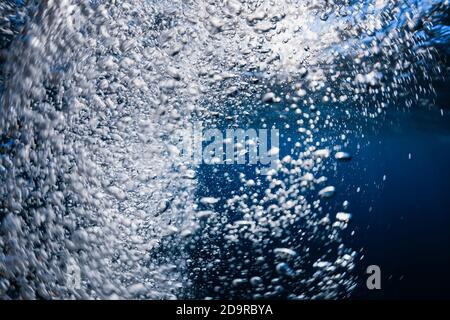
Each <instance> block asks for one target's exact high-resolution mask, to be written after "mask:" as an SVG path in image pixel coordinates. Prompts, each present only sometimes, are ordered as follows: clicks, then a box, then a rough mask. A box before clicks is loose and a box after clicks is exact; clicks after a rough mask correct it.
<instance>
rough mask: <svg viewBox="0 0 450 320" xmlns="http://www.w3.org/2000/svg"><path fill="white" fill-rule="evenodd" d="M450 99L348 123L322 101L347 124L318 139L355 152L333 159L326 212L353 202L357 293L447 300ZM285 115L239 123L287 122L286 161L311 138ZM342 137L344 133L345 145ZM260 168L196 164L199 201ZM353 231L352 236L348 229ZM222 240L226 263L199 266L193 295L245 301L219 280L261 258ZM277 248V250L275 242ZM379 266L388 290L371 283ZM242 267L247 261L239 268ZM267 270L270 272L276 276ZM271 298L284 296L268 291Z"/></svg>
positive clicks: (232, 189) (217, 245) (225, 191)
mask: <svg viewBox="0 0 450 320" xmlns="http://www.w3.org/2000/svg"><path fill="white" fill-rule="evenodd" d="M444 88H445V86H444ZM447 101H449V100H448V95H447V93H446V92H445V90H444V89H443V88H441V89H440V91H439V92H438V95H437V98H436V99H431V100H429V101H428V102H427V103H425V104H424V105H419V104H417V105H413V106H412V107H411V108H404V107H403V106H402V103H401V102H399V104H398V105H392V106H389V108H387V112H386V114H384V115H382V116H380V117H378V118H377V119H367V118H364V117H360V116H356V117H352V118H351V119H350V118H349V119H346V118H345V117H346V116H345V115H344V113H343V112H342V107H338V106H333V105H331V106H322V108H323V112H332V113H334V116H335V117H337V118H339V122H340V123H342V125H341V126H337V127H336V128H334V129H330V128H328V129H322V130H319V131H318V133H316V140H317V138H321V137H325V138H327V139H329V143H330V144H329V145H328V146H332V145H333V144H336V143H341V145H344V146H345V148H344V149H345V150H346V151H349V152H350V153H351V154H352V156H353V157H352V160H351V161H350V162H337V161H336V160H334V159H329V160H328V161H329V165H328V168H329V169H328V170H326V176H327V177H328V179H329V180H328V184H332V185H334V186H335V187H336V188H337V193H336V196H335V197H334V198H333V199H332V200H331V201H329V202H328V203H327V204H325V207H326V209H327V210H329V211H330V212H333V211H334V212H337V211H342V203H343V201H345V200H347V201H349V203H350V205H349V208H348V211H349V212H351V213H352V221H351V224H350V227H349V230H348V232H347V233H346V235H345V237H344V243H345V244H346V245H347V246H350V247H352V248H353V249H354V250H356V251H358V258H359V259H358V260H359V261H358V262H357V265H356V268H355V270H354V271H353V274H354V275H355V277H356V283H357V287H356V289H355V290H354V291H353V292H352V293H351V295H350V297H351V298H364V299H365V298H449V297H450V274H449V271H450V250H449V247H450V166H449V165H450V111H449V109H448V106H447V105H446V103H447ZM280 109H281V108H280ZM275 113H276V112H275ZM275 113H274V114H275ZM286 121H287V122H288V123H289V120H288V118H286V117H283V116H282V117H281V118H280V117H279V114H277V115H276V116H274V115H268V114H264V113H259V115H258V117H255V118H253V119H251V120H248V119H246V120H242V121H241V122H240V123H239V126H240V127H243V128H250V127H253V128H258V127H259V126H260V125H261V123H262V122H265V123H267V124H269V127H270V126H271V125H274V126H275V127H277V128H280V132H281V135H282V137H281V140H280V142H281V151H280V155H281V157H283V156H284V155H287V154H291V155H294V156H295V154H292V152H293V150H292V147H293V144H294V143H295V142H296V141H302V139H304V137H303V136H301V135H299V134H298V133H297V132H296V131H295V128H296V126H295V125H292V126H291V129H283V124H284V123H285V122H286ZM342 133H345V135H346V137H345V139H344V140H342V141H340V139H341V138H340V134H342ZM288 137H290V138H291V141H288V139H287V138H288ZM325 146H326V145H325ZM254 169H255V168H254V167H251V166H230V165H222V166H217V165H216V166H210V165H203V166H201V167H200V170H199V176H200V185H199V188H198V197H202V196H215V197H222V198H223V199H228V198H230V197H231V196H232V195H233V194H235V193H236V190H237V189H238V187H240V186H241V185H240V183H239V179H238V178H237V176H238V173H239V172H244V173H246V174H247V175H248V176H252V175H254ZM224 174H225V176H224ZM263 190H264V184H263V185H262V186H261V187H257V188H256V190H255V189H254V190H252V192H260V193H262V192H263ZM222 205H223V202H219V203H218V204H217V205H216V208H215V209H216V210H217V211H219V212H221V206H222ZM226 214H227V215H230V212H229V211H228V212H227V213H226ZM231 215H233V213H231ZM239 218H240V217H239V216H237V217H232V219H239ZM209 227H211V226H205V227H204V228H205V230H207V229H208V228H209ZM353 230H354V231H355V233H354V235H351V234H350V231H353ZM292 231H294V232H295V229H293V230H292ZM208 241H211V238H208V240H205V241H204V242H201V244H198V246H197V249H198V248H199V246H200V247H201V246H202V245H204V246H209V245H211V243H208V244H207V242H208ZM221 241H224V240H223V239H222V238H220V237H217V238H216V239H215V241H212V242H214V244H213V245H214V250H216V251H219V254H218V256H219V257H221V259H222V260H224V261H223V262H222V263H221V264H220V265H219V266H216V267H214V268H212V269H213V271H211V273H203V272H202V274H203V278H202V277H199V276H198V274H197V277H196V276H193V279H194V283H195V285H196V286H197V289H198V291H197V293H196V294H198V295H200V296H212V297H219V298H220V297H222V298H248V297H249V296H248V295H247V292H246V290H245V288H244V289H242V290H241V291H239V290H235V289H233V288H231V287H230V288H229V290H228V291H227V289H225V291H223V292H222V293H221V294H217V292H214V286H215V285H219V284H220V285H222V284H223V282H222V281H223V279H222V281H221V280H219V279H220V275H222V276H223V277H224V279H225V278H228V279H233V278H236V277H239V276H240V272H244V273H245V274H244V275H243V276H244V277H245V276H249V273H251V271H249V270H252V268H251V266H249V265H248V263H247V265H246V263H245V262H243V261H244V260H245V259H244V257H243V256H242V252H243V251H244V252H245V257H246V258H250V260H251V261H252V259H254V258H256V256H252V254H251V251H252V250H242V247H245V246H246V244H244V243H243V244H241V247H240V249H236V248H235V249H231V250H230V248H229V247H226V248H225V247H224V246H222V244H223V243H221ZM272 246H273V247H276V243H272ZM208 248H209V249H211V248H210V247H204V249H205V251H204V255H202V254H199V255H196V256H195V257H194V258H197V259H198V258H200V259H204V260H205V261H207V260H208V255H209V253H207V252H208ZM266 249H270V248H266ZM322 249H323V248H321V246H320V243H317V244H316V247H315V250H317V251H318V252H321V250H322ZM221 250H222V251H223V252H220V251H221ZM233 255H235V256H233ZM229 261H232V263H229ZM372 264H375V265H378V266H380V268H381V272H382V289H381V290H372V291H371V290H368V289H367V288H366V284H365V283H366V278H367V275H366V272H365V270H366V268H367V266H369V265H372ZM236 265H238V266H239V265H240V266H242V265H244V267H242V268H241V269H239V268H236ZM250 265H251V263H250ZM256 269H257V268H256ZM242 270H244V271H242ZM203 271H204V270H203ZM270 272H271V271H270V270H265V274H266V275H268V276H269V277H270ZM290 286H295V285H293V284H292V283H291V284H290ZM299 286H301V285H300V284H299ZM247 289H248V288H247ZM291 289H292V288H291ZM274 297H275V298H284V297H286V296H284V295H283V294H280V295H275V296H271V298H274Z"/></svg>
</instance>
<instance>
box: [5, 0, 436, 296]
mask: <svg viewBox="0 0 450 320" xmlns="http://www.w3.org/2000/svg"><path fill="white" fill-rule="evenodd" d="M18 3H19V2H17V1H4V2H2V3H1V4H0V13H1V19H0V43H1V48H2V49H3V50H2V52H1V53H0V63H1V65H0V66H1V69H0V87H1V88H0V89H1V91H0V97H1V111H0V134H1V136H0V142H1V145H0V181H1V183H0V298H4V299H10V298H13V299H15V298H20V299H37V298H42V299H54V298H75V299H79V298H94V299H99V298H100V299H123V298H132V299H135V298H146V299H175V298H182V297H193V298H207V297H213V298H215V297H246V298H254V299H258V298H270V297H287V298H293V299H306V298H338V297H344V296H348V295H349V293H350V292H351V290H352V289H353V288H354V286H355V282H354V276H353V275H352V269H353V268H354V265H355V261H356V259H357V253H356V251H355V250H353V249H351V248H349V247H348V246H346V244H345V243H344V241H343V238H342V234H343V233H344V232H347V231H348V230H347V227H348V225H349V224H351V217H352V214H351V213H348V212H344V211H342V212H329V207H328V206H327V205H326V201H328V199H330V198H333V196H334V194H335V193H336V192H339V190H337V189H336V188H335V186H332V185H327V183H326V181H327V178H326V172H327V170H328V169H329V168H332V166H334V165H335V164H336V161H339V162H348V161H351V159H352V155H351V154H350V153H348V152H347V150H346V149H345V148H346V146H347V145H348V141H347V140H348V139H346V136H345V133H346V130H345V129H346V125H345V121H346V119H348V118H351V116H353V115H356V114H357V115H360V116H361V117H364V119H367V120H368V121H369V120H370V119H372V118H375V117H377V116H378V115H380V114H382V113H383V110H384V109H385V108H386V106H387V104H388V102H389V101H392V100H393V99H401V98H402V97H403V96H404V93H405V92H413V93H414V94H412V95H411V96H412V97H413V98H405V105H410V104H411V103H412V102H411V101H410V99H418V98H419V94H423V93H426V92H432V90H433V89H432V87H431V85H430V87H422V86H420V85H419V81H418V79H417V77H419V76H420V77H423V78H425V79H426V78H427V77H429V74H430V73H431V72H434V71H436V72H439V70H434V69H430V67H429V64H428V63H427V61H430V60H432V59H433V57H434V49H433V47H431V46H429V45H426V43H427V41H429V39H426V38H424V37H423V36H422V35H421V34H420V27H418V23H419V21H420V19H421V18H422V17H423V16H424V14H425V13H424V12H422V11H421V10H419V9H420V8H419V7H418V6H417V5H413V6H412V8H413V9H411V10H408V11H406V12H405V10H406V9H405V6H406V5H407V4H408V3H407V1H405V2H404V1H391V0H376V1H375V0H374V1H362V0H361V1H348V0H334V1H325V0H324V1H321V0H310V1H309V0H308V1H295V0H268V1H263V0H248V1H242V0H227V1H222V0H220V1H215V0H187V1H181V0H180V1H176V0H173V1H169V0H158V1H150V0H113V1H106V0H58V1H56V0H48V1H32V0H30V1H23V2H21V3H20V4H18ZM436 68H437V69H438V67H436ZM330 109H332V110H334V109H336V110H338V111H339V114H340V115H339V116H335V115H334V114H333V113H332V112H330V111H329V110H330ZM262 111H264V112H265V113H266V114H269V115H270V116H269V117H274V118H277V119H278V120H277V121H281V122H282V123H284V125H285V126H286V127H289V128H294V129H295V131H296V132H298V134H299V136H301V138H302V139H301V140H299V141H297V142H296V143H295V144H294V146H293V148H292V152H291V155H288V156H285V157H283V158H282V159H281V160H280V161H279V163H278V165H277V167H276V169H274V170H273V172H271V174H269V175H268V176H262V175H261V176H258V177H247V176H246V175H245V174H243V175H241V176H240V177H239V182H240V186H239V187H237V188H236V191H235V192H234V194H233V195H232V196H231V197H229V198H227V197H226V196H222V197H218V196H212V195H204V196H202V197H201V198H199V199H197V198H196V190H197V184H198V181H197V170H198V168H197V167H196V166H195V165H194V164H192V163H189V162H187V161H185V160H183V159H182V157H181V156H180V150H179V149H178V148H177V145H178V143H179V139H180V135H181V136H183V135H187V134H188V132H190V131H189V130H190V129H191V127H192V125H193V122H195V121H198V120H202V121H204V122H205V124H206V125H208V126H215V125H216V124H217V122H218V121H222V120H223V119H225V120H226V121H229V122H230V125H233V124H234V125H237V123H236V122H239V123H242V122H245V121H247V120H248V121H250V120H249V119H254V118H255V117H256V116H257V115H260V114H261V112H262ZM324 128H333V130H335V131H336V132H339V135H337V136H333V137H323V136H320V135H319V133H320V132H321V131H323V130H324ZM272 152H273V154H274V155H275V154H278V153H280V150H275V149H273V150H272ZM224 179H226V177H224ZM324 203H325V204H324ZM343 210H346V208H343ZM314 248H316V249H314ZM317 248H318V249H317ZM73 265H76V267H77V268H78V269H79V270H80V273H79V277H80V279H79V280H80V282H79V283H78V284H76V285H71V283H70V282H69V281H68V279H71V276H72V275H71V274H70V271H71V270H73ZM213 278H214V279H216V278H218V279H220V283H222V285H216V284H213V285H214V286H216V287H214V288H205V286H207V285H208V283H209V279H213ZM199 279H203V280H202V281H200V280H199ZM200 283H201V284H200ZM211 292H215V294H214V295H213V296H211Z"/></svg>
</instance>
